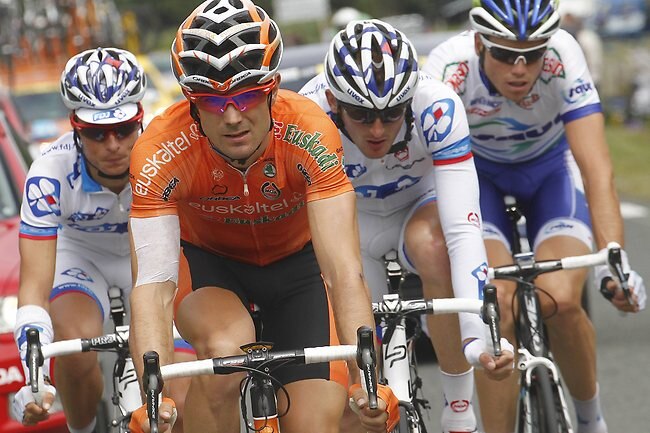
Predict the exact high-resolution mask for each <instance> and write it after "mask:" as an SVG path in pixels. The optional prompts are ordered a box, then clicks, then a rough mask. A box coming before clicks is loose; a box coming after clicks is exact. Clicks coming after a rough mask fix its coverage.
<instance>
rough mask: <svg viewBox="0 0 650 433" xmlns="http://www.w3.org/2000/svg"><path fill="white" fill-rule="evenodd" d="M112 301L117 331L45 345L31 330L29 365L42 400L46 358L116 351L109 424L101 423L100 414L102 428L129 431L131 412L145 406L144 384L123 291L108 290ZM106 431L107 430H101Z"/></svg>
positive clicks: (34, 330)
mask: <svg viewBox="0 0 650 433" xmlns="http://www.w3.org/2000/svg"><path fill="white" fill-rule="evenodd" d="M108 297H109V301H110V317H111V320H112V322H113V325H114V332H112V333H109V334H105V335H102V336H99V337H95V338H77V339H72V340H64V341H56V342H53V343H50V344H47V345H41V344H40V340H39V334H38V331H37V330H36V329H29V330H28V331H27V344H28V347H27V365H28V368H29V383H30V384H31V388H32V393H33V394H34V395H35V397H37V398H38V400H37V401H40V395H39V394H40V390H42V389H43V375H42V374H41V372H40V370H41V367H42V365H43V361H44V360H45V359H48V358H54V357H57V356H65V355H72V354H77V353H84V352H112V353H115V354H116V359H115V362H114V364H113V369H112V382H113V383H112V392H111V396H110V402H109V406H111V407H112V410H111V409H109V412H110V413H109V414H107V417H108V420H107V421H108V422H107V424H108V425H107V426H100V425H99V422H101V421H100V420H101V418H102V417H101V416H99V414H98V429H102V428H104V427H105V428H108V429H111V430H117V431H118V432H120V433H127V432H129V429H128V425H129V421H130V420H131V413H132V412H133V411H134V410H136V409H137V408H139V407H140V406H142V398H141V396H140V386H139V384H138V377H137V373H136V371H135V367H134V365H133V359H132V358H131V354H130V352H129V326H128V325H125V324H124V321H125V317H126V309H125V306H124V296H123V292H122V290H121V289H120V288H118V287H111V288H109V290H108ZM101 431H103V430H101Z"/></svg>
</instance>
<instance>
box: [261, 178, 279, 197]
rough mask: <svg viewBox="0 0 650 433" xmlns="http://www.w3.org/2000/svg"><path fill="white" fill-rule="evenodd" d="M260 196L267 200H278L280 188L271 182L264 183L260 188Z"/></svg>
mask: <svg viewBox="0 0 650 433" xmlns="http://www.w3.org/2000/svg"><path fill="white" fill-rule="evenodd" d="M260 191H261V192H262V195H263V196H264V197H265V198H267V199H269V200H277V199H279V198H280V195H281V192H280V188H278V186H277V185H276V184H275V183H273V182H264V183H263V184H262V187H261V188H260Z"/></svg>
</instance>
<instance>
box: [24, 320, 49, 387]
mask: <svg viewBox="0 0 650 433" xmlns="http://www.w3.org/2000/svg"><path fill="white" fill-rule="evenodd" d="M26 334H27V354H26V358H27V359H26V362H27V368H28V369H29V384H30V386H31V389H32V394H35V395H37V394H39V393H40V392H41V391H42V390H43V385H44V380H43V377H42V375H41V374H39V372H40V369H41V367H42V366H43V363H44V361H45V359H44V358H43V352H42V351H41V340H40V337H39V334H38V329H36V328H29V329H28V330H27V332H26Z"/></svg>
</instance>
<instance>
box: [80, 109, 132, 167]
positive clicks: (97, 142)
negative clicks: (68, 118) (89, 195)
mask: <svg viewBox="0 0 650 433" xmlns="http://www.w3.org/2000/svg"><path fill="white" fill-rule="evenodd" d="M140 128H141V123H140V122H139V121H136V122H133V128H128V130H127V129H126V128H123V129H115V130H110V129H106V128H105V127H104V128H101V129H100V128H98V129H96V130H95V129H94V128H88V131H89V132H92V134H91V133H86V132H85V131H84V130H83V129H77V132H78V133H79V138H80V140H81V143H82V146H83V152H84V155H85V157H86V159H88V160H89V161H90V163H91V166H90V167H88V169H89V170H91V171H93V170H96V169H99V170H100V171H101V172H103V173H106V174H108V175H120V174H122V173H124V172H125V171H127V170H128V169H129V159H130V156H131V149H133V145H134V144H135V141H136V140H137V138H138V135H139V131H140ZM98 131H103V132H104V133H101V134H100V133H99V132H98ZM93 137H94V138H93ZM92 166H94V167H92ZM95 167H96V168H95ZM93 177H95V176H93ZM95 178H96V177H95Z"/></svg>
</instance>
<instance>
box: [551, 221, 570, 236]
mask: <svg viewBox="0 0 650 433" xmlns="http://www.w3.org/2000/svg"><path fill="white" fill-rule="evenodd" d="M573 227H574V225H573V224H567V223H566V222H564V221H561V222H558V223H557V224H553V225H552V226H549V227H547V228H546V230H544V233H545V234H549V233H553V232H557V231H560V230H571V229H573Z"/></svg>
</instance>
